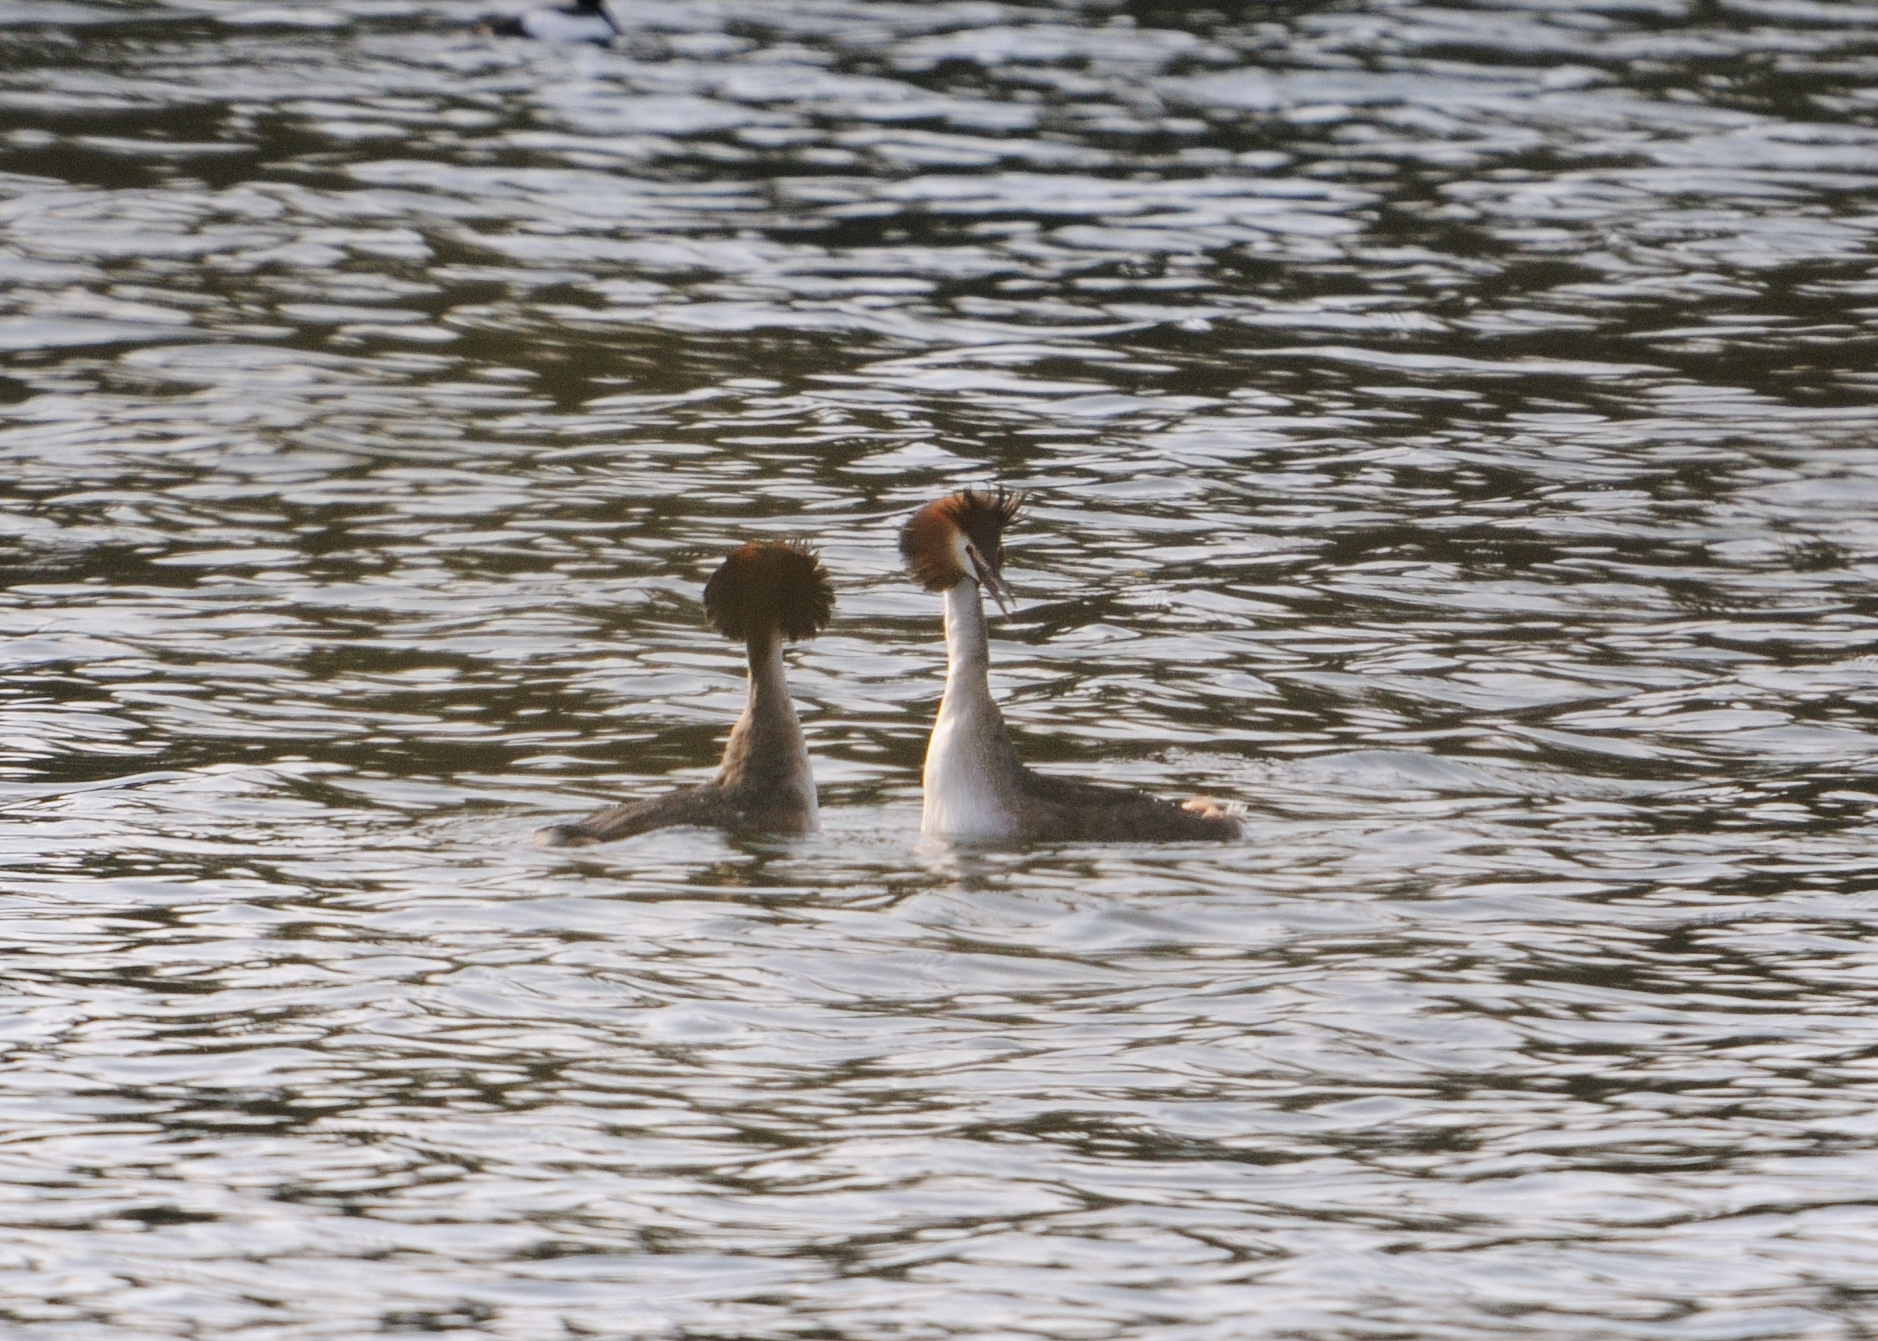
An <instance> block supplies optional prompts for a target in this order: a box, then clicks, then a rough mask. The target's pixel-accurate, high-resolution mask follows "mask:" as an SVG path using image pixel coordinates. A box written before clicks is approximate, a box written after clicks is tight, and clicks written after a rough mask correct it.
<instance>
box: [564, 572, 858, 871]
mask: <svg viewBox="0 0 1878 1341" xmlns="http://www.w3.org/2000/svg"><path fill="white" fill-rule="evenodd" d="M834 605H835V593H834V588H833V587H832V586H831V585H830V583H829V581H828V574H827V573H826V572H824V571H823V570H822V565H821V563H820V562H819V561H818V560H817V559H816V557H815V554H814V552H813V551H812V550H809V549H807V548H806V547H804V546H801V545H794V544H784V543H780V542H776V541H754V540H753V541H751V542H750V543H748V544H746V545H742V546H739V547H738V548H737V549H736V550H735V551H733V552H732V553H731V555H730V557H729V558H727V559H725V560H724V564H723V566H722V567H721V568H719V569H718V570H717V572H716V573H715V574H713V575H712V577H711V580H710V582H708V583H707V584H706V585H705V588H704V610H705V613H706V615H708V616H709V618H710V620H711V623H712V625H713V626H714V627H715V628H716V629H717V631H718V632H719V633H721V634H723V635H724V636H725V637H726V638H734V639H739V640H741V641H742V642H743V643H744V645H745V647H746V648H747V649H748V652H749V657H750V697H749V699H748V701H747V702H746V703H745V704H744V709H743V715H742V716H741V717H739V718H738V719H737V724H736V725H735V726H734V727H732V728H731V731H730V741H729V743H728V744H726V745H725V746H724V763H723V766H722V767H721V768H719V769H718V772H717V776H716V777H715V778H713V779H711V781H709V782H707V783H705V784H703V785H702V786H698V787H687V788H685V789H684V790H682V791H676V792H669V793H667V794H666V795H664V796H655V797H652V798H650V799H649V800H645V801H634V802H630V803H628V804H626V805H623V806H614V807H613V808H612V809H610V810H602V811H600V812H599V813H598V814H595V815H589V816H588V817H587V818H586V819H583V820H580V821H578V822H576V823H574V824H556V825H552V826H551V827H549V828H546V829H543V830H541V831H540V832H539V833H538V834H537V835H536V838H537V841H539V842H541V843H543V844H545V845H547V846H550V847H580V846H585V845H586V844H589V843H609V842H612V841H613V840H614V839H616V838H630V837H631V836H632V835H634V834H637V833H645V832H646V831H647V830H649V829H664V828H670V827H672V826H674V825H680V824H695V825H703V826H705V827H707V828H713V829H746V830H759V831H763V832H767V833H780V834H804V833H814V832H815V831H816V830H817V829H818V828H819V827H820V826H821V822H820V818H819V816H818V814H817V811H816V807H815V777H814V775H813V774H812V773H811V772H810V771H809V752H808V749H807V747H805V746H804V745H803V743H802V727H801V725H800V724H799V723H798V722H797V721H796V710H795V705H794V704H793V703H791V702H790V701H789V685H788V683H787V682H786V681H785V680H784V678H783V661H782V646H783V640H784V639H789V640H791V641H794V640H795V639H798V638H813V637H814V636H815V635H816V634H818V633H820V632H821V631H822V629H823V627H824V626H826V625H827V623H828V616H829V614H830V613H831V612H832V611H833V610H834Z"/></svg>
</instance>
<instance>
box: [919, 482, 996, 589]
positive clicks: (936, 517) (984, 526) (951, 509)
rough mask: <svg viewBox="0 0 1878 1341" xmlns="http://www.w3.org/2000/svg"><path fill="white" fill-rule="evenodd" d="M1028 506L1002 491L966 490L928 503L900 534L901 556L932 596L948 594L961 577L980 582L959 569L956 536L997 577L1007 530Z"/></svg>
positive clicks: (965, 570) (977, 575)
mask: <svg viewBox="0 0 1878 1341" xmlns="http://www.w3.org/2000/svg"><path fill="white" fill-rule="evenodd" d="M1023 506H1024V496H1023V495H1022V494H1015V493H1011V492H1010V491H1009V490H1007V489H1005V488H1003V487H1002V486H1000V487H999V488H998V491H997V492H996V493H991V494H981V493H979V492H977V491H976V490H974V489H965V490H962V491H960V492H959V493H956V494H948V495H947V496H946V497H944V498H941V499H939V500H938V501H937V502H934V503H928V504H927V505H926V506H925V507H923V508H921V509H920V510H919V511H918V512H915V513H914V514H913V516H912V519H911V520H910V521H908V522H907V524H906V526H905V528H904V529H903V530H902V531H901V532H900V553H901V555H902V556H904V557H905V559H906V568H907V571H908V572H909V573H911V574H912V575H913V580H914V581H915V582H917V583H919V584H920V586H922V587H924V588H926V590H927V591H944V590H945V589H946V588H948V587H950V586H952V585H953V584H954V583H956V582H957V581H958V580H959V579H960V578H964V577H974V578H975V577H979V576H980V575H979V574H977V573H974V572H971V571H970V570H969V569H966V568H962V567H960V566H959V547H958V545H957V543H956V541H955V539H954V538H955V537H956V536H960V535H962V536H964V537H965V539H966V541H967V542H968V543H969V544H970V545H971V547H972V549H974V550H976V551H977V553H978V555H979V557H980V558H981V559H983V560H984V562H985V564H986V566H987V567H988V568H989V569H990V570H991V576H992V577H993V578H996V577H997V576H998V575H999V574H1000V573H1002V572H1003V571H1004V528H1005V527H1007V526H1009V525H1010V524H1011V523H1012V522H1013V521H1015V520H1016V519H1017V514H1018V511H1019V510H1020V509H1021V508H1022V507H1023Z"/></svg>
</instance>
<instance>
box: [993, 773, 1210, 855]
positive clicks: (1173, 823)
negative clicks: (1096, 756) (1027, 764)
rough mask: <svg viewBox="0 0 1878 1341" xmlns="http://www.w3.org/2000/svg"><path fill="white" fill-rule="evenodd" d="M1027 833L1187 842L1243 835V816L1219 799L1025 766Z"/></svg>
mask: <svg viewBox="0 0 1878 1341" xmlns="http://www.w3.org/2000/svg"><path fill="white" fill-rule="evenodd" d="M1023 786H1024V800H1025V802H1026V803H1027V804H1026V806H1025V810H1026V812H1027V814H1028V817H1029V823H1028V824H1027V827H1028V828H1029V829H1030V830H1031V832H1030V833H1028V834H1027V835H1026V836H1027V837H1030V838H1032V839H1038V840H1044V841H1056V842H1091V843H1142V842H1147V843H1181V842H1207V841H1209V840H1210V841H1220V840H1223V839H1228V838H1237V837H1238V836H1239V822H1238V821H1237V820H1235V819H1233V818H1232V816H1231V815H1229V814H1227V813H1226V811H1225V808H1224V807H1223V806H1221V805H1219V804H1218V803H1216V802H1210V801H1201V802H1198V803H1196V802H1193V801H1187V802H1179V801H1165V800H1162V799H1161V798H1160V797H1158V796H1150V795H1148V794H1147V793H1146V792H1139V791H1136V790H1135V789H1134V788H1132V787H1104V786H1100V785H1097V784H1096V783H1092V782H1077V781H1074V780H1073V779H1070V778H1057V777H1051V776H1050V775H1049V774H1047V773H1033V772H1031V771H1030V770H1029V769H1025V770H1024V772H1023Z"/></svg>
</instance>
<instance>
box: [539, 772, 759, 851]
mask: <svg viewBox="0 0 1878 1341" xmlns="http://www.w3.org/2000/svg"><path fill="white" fill-rule="evenodd" d="M739 821H740V816H739V813H738V807H737V806H736V805H735V804H734V803H733V802H732V800H731V799H730V798H729V797H728V796H726V795H725V794H724V789H723V788H721V787H719V786H718V785H717V784H716V783H711V782H707V783H705V784H704V785H703V786H701V787H687V788H685V789H684V790H683V791H676V792H667V793H666V794H665V795H663V796H652V797H648V798H646V799H645V800H643V801H629V802H627V803H626V804H625V805H623V806H613V807H612V808H610V809H607V810H602V811H598V812H597V813H595V814H592V815H589V816H587V818H585V819H582V820H576V821H575V822H574V823H572V824H551V825H549V826H548V827H547V828H545V829H538V830H536V832H535V842H536V843H538V844H540V845H541V846H542V847H588V846H591V845H592V844H594V843H611V842H615V841H617V840H619V839H621V838H631V837H632V836H633V835H634V834H640V833H649V832H650V831H651V830H653V829H671V828H676V827H677V826H679V825H685V824H693V825H700V826H703V827H705V828H711V829H734V828H737V827H739Z"/></svg>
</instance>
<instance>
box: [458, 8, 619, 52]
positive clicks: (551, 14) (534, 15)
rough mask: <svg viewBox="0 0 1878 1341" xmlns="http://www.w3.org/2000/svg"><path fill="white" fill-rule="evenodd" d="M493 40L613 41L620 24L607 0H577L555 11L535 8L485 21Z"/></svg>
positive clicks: (486, 29) (484, 25) (484, 28)
mask: <svg viewBox="0 0 1878 1341" xmlns="http://www.w3.org/2000/svg"><path fill="white" fill-rule="evenodd" d="M482 30H483V31H484V32H485V33H488V34H490V35H491V36H492V37H532V38H534V39H535V40H536V41H539V42H611V41H612V40H613V39H614V38H615V37H618V36H619V25H618V24H617V23H615V22H613V16H612V15H611V14H609V13H607V12H606V5H605V3H604V0H574V3H573V4H571V5H560V6H558V7H556V8H553V9H547V8H543V9H531V10H528V11H526V12H524V13H521V14H516V15H512V16H511V17H509V18H503V19H484V20H483V23H482Z"/></svg>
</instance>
